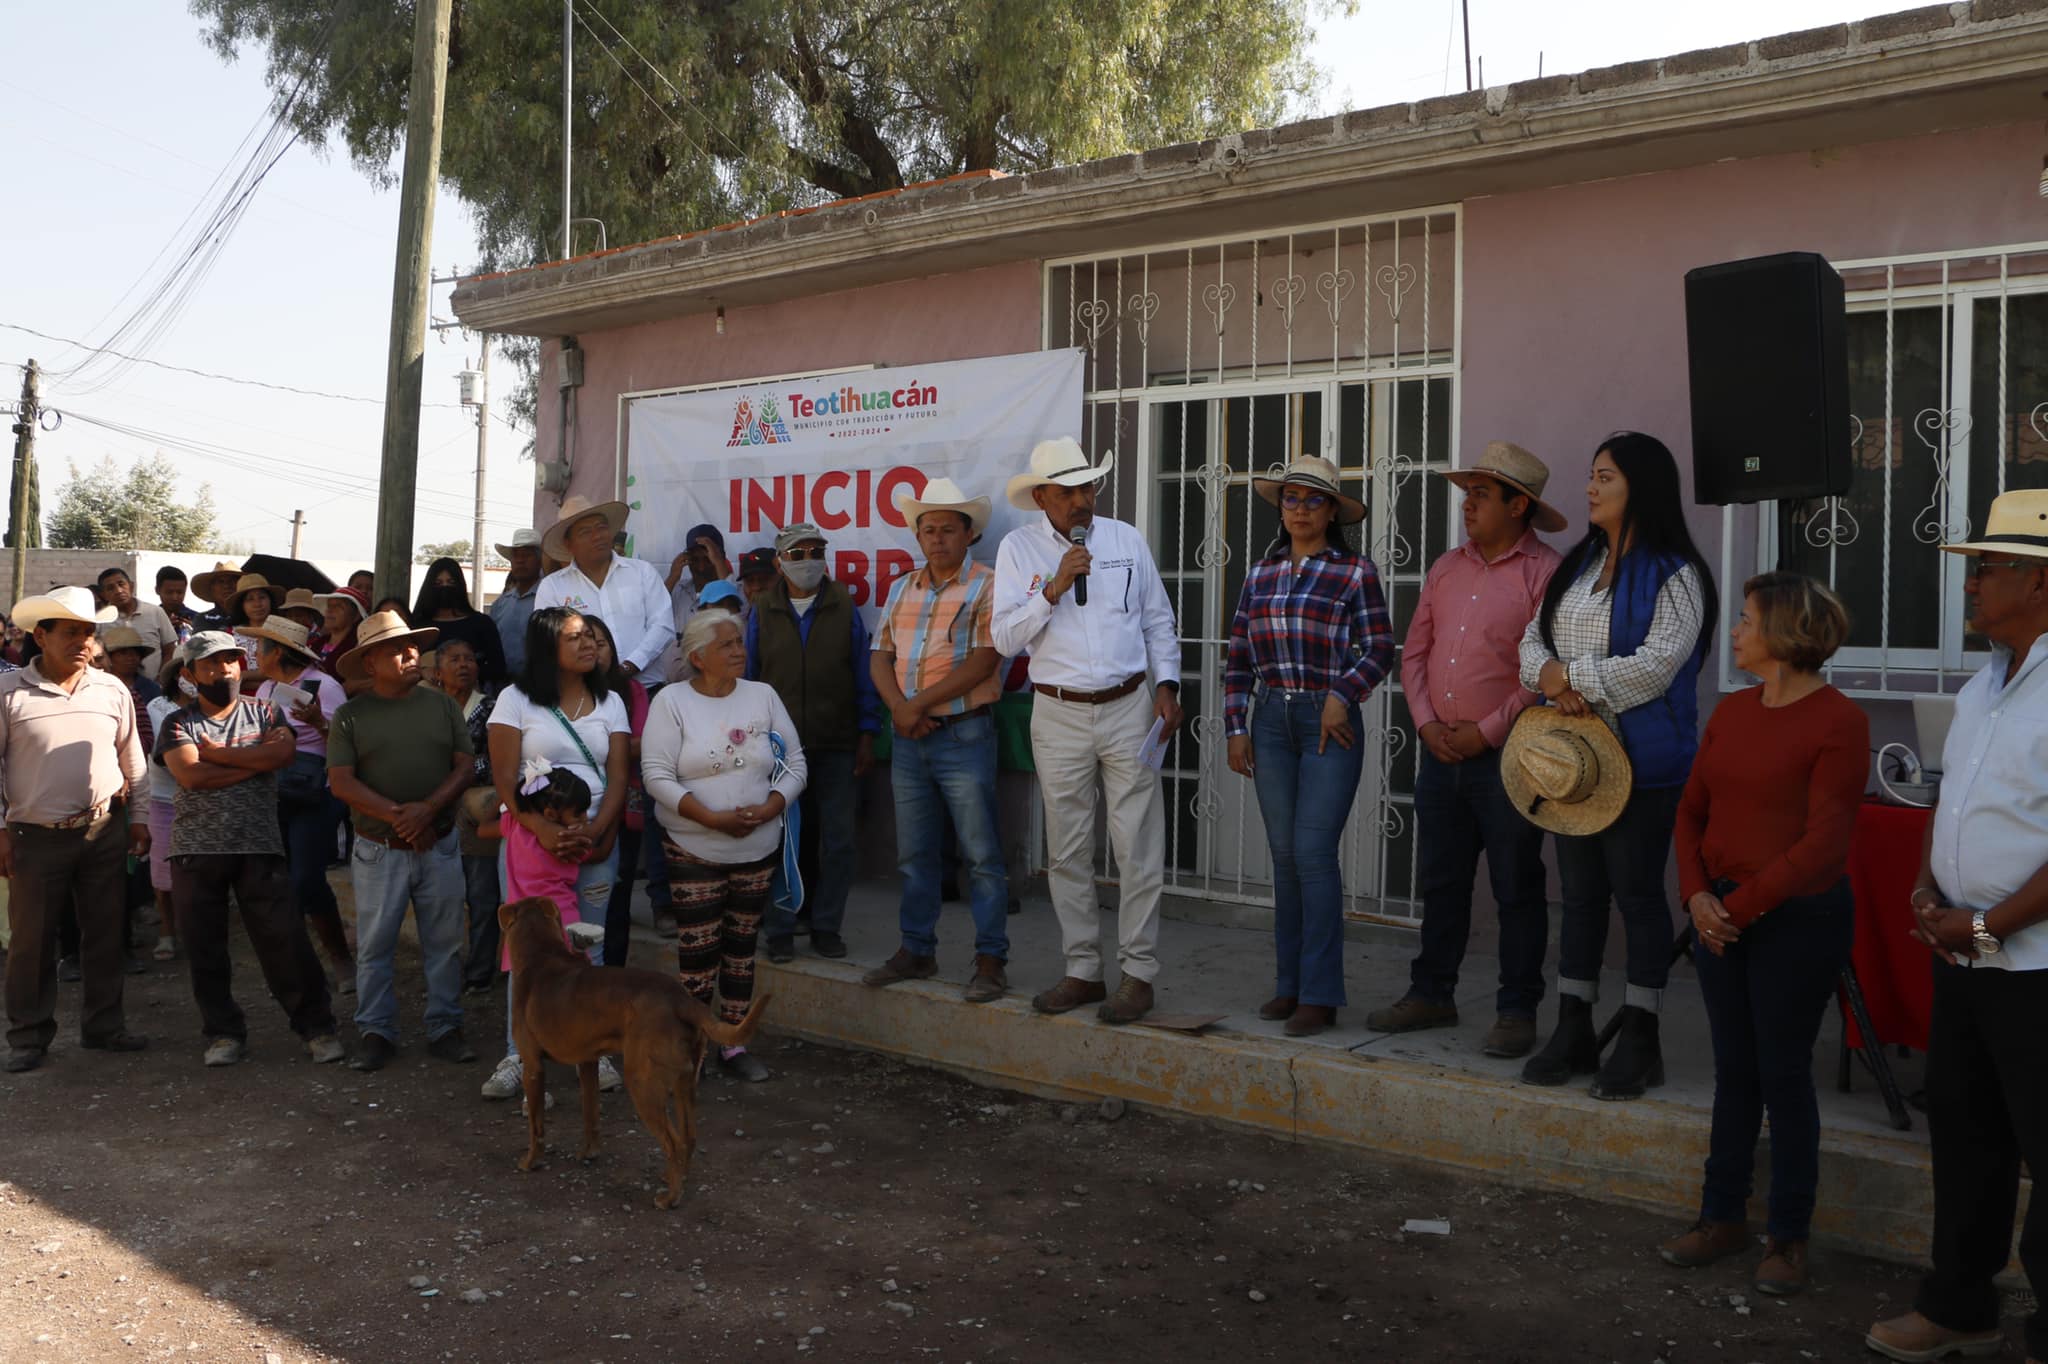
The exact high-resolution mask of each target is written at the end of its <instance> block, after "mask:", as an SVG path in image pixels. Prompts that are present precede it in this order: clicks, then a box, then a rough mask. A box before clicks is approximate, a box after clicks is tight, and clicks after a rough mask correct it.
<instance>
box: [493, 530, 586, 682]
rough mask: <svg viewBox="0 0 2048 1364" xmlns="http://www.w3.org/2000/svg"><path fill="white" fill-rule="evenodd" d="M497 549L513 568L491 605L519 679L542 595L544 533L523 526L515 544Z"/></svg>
mask: <svg viewBox="0 0 2048 1364" xmlns="http://www.w3.org/2000/svg"><path fill="white" fill-rule="evenodd" d="M493 548H495V549H496V550H497V551H498V553H500V554H502V555H504V556H505V562H506V563H507V564H508V565H510V567H508V568H507V569H506V570H505V586H504V587H503V588H502V589H501V590H500V591H499V593H498V595H497V598H496V599H495V600H493V601H492V602H491V623H492V624H493V625H495V626H497V627H498V646H499V648H501V649H502V650H503V651H504V655H505V673H506V675H507V676H508V677H517V676H519V674H520V672H521V670H523V669H524V668H525V667H526V622H527V621H529V620H531V619H533V610H534V607H533V604H534V601H535V599H536V598H537V597H538V596H539V595H540V532H539V531H537V530H533V529H531V528H529V527H526V526H521V527H520V528H519V529H518V530H515V531H513V532H512V543H511V544H509V545H495V546H493ZM605 624H607V625H609V624H611V622H610V621H606V622H605Z"/></svg>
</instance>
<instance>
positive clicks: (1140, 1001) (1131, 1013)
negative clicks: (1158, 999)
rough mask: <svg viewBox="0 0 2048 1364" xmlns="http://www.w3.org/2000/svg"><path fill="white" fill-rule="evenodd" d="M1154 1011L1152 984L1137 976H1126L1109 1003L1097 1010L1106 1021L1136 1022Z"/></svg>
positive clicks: (1099, 1016)
mask: <svg viewBox="0 0 2048 1364" xmlns="http://www.w3.org/2000/svg"><path fill="white" fill-rule="evenodd" d="M1150 1012H1152V985H1151V983H1150V982H1149V981H1143V980H1139V979H1138V978H1137V977H1135V976H1125V977H1124V979H1123V983H1122V984H1121V985H1119V986H1117V987H1116V993H1115V994H1114V995H1112V996H1110V1000H1109V1002H1108V1003H1107V1004H1105V1005H1103V1006H1102V1007H1101V1008H1099V1009H1097V1010H1096V1011H1095V1016H1096V1017H1097V1018H1099V1019H1101V1020H1102V1021H1103V1022H1105V1023H1135V1022H1137V1021H1138V1020H1139V1019H1141V1018H1143V1017H1144V1016H1145V1015H1146V1014H1148V1013H1150Z"/></svg>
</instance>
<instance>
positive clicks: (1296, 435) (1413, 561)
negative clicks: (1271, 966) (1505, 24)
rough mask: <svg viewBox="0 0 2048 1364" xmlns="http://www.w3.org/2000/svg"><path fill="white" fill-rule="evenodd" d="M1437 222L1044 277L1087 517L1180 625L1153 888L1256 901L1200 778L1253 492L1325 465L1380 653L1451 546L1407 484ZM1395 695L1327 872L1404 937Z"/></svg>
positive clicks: (1267, 239) (1400, 223)
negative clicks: (1285, 475)
mask: <svg viewBox="0 0 2048 1364" xmlns="http://www.w3.org/2000/svg"><path fill="white" fill-rule="evenodd" d="M1460 224H1461V217H1460V213H1459V210H1458V209H1457V208H1456V207H1455V206H1449V207H1442V208H1433V209H1425V210H1418V211H1416V212H1413V213H1407V214H1399V215H1389V216H1385V217H1376V218H1369V219H1355V220H1351V221H1346V222H1341V223H1321V224H1315V225H1312V226H1304V227H1298V228H1294V229H1291V230H1282V231H1277V232H1273V233H1268V234H1265V235H1262V236H1258V237H1246V238H1224V239H1210V240H1205V241H1197V242H1180V243H1174V244H1171V245H1163V246H1157V247H1149V248H1146V249H1144V250H1138V251H1132V252H1129V253H1126V254H1122V255H1115V256H1103V257H1085V258H1076V259H1066V260H1055V261H1050V262H1048V263H1047V266H1046V273H1045V289H1046V296H1045V338H1044V343H1045V345H1047V346H1048V347H1053V346H1081V347H1084V348H1085V349H1086V351H1087V357H1086V365H1085V371H1084V372H1085V388H1086V392H1085V396H1084V403H1085V415H1084V419H1083V430H1082V435H1081V438H1082V443H1083V444H1084V445H1085V446H1087V448H1088V449H1089V451H1090V452H1091V453H1094V454H1102V453H1108V454H1111V455H1114V456H1115V458H1116V470H1117V472H1116V474H1115V476H1114V477H1113V478H1112V479H1111V480H1110V484H1109V487H1108V488H1107V489H1106V490H1105V493H1104V495H1103V500H1102V502H1101V504H1100V506H1101V510H1102V511H1103V512H1104V513H1105V514H1107V515H1110V516H1115V517H1117V518H1118V519H1121V520H1126V521H1129V522H1131V523H1133V524H1135V525H1137V526H1138V527H1139V528H1140V529H1141V530H1142V531H1144V533H1145V535H1146V537H1147V538H1148V540H1149V541H1150V543H1151V545H1152V548H1153V553H1154V555H1155V557H1156V558H1157V560H1158V563H1159V568H1160V572H1161V574H1162V575H1163V576H1164V578H1165V581H1166V585H1167V591H1168V593H1169V595H1170V596H1171V597H1172V600H1173V604H1174V611H1175V615H1176V618H1177V620H1178V622H1179V625H1180V635H1181V641H1182V691H1181V699H1182V704H1183V706H1184V708H1185V710H1186V712H1187V717H1188V718H1187V722H1186V724H1185V725H1184V727H1183V729H1182V733H1181V737H1180V738H1178V739H1177V740H1176V741H1175V743H1174V745H1173V746H1172V748H1171V750H1170V751H1169V753H1168V755H1167V765H1166V775H1165V794H1166V802H1167V810H1168V821H1167V844H1168V846H1167V850H1166V875H1167V885H1168V888H1169V889H1170V890H1174V891H1178V892H1180V893H1183V894H1193V895H1199V896H1203V897H1206V898H1212V899H1223V900H1239V901H1247V902H1266V903H1270V900H1271V876H1272V869H1271V865H1270V860H1269V857H1268V853H1267V842H1266V837H1265V830H1264V826H1263V824H1262V823H1261V819H1260V812H1259V806H1258V800H1257V796H1256V795H1255V794H1254V792H1253V789H1252V784H1251V783H1250V782H1249V781H1246V780H1245V779H1244V778H1242V777H1239V776H1238V775H1237V774H1235V773H1233V772H1231V771H1230V770H1229V768H1228V767H1227V766H1226V764H1225V760H1224V747H1225V745H1224V727H1223V664H1224V654H1225V651H1226V649H1227V646H1228V640H1229V630H1230V622H1231V618H1232V615H1233V613H1234V612H1235V609H1236V606H1237V598H1238V594H1239V591H1240V589H1241V588H1242V586H1243V583H1244V578H1245V572H1246V567H1247V565H1249V564H1251V563H1252V562H1254V561H1256V560H1257V559H1258V558H1259V557H1261V556H1262V555H1263V554H1264V553H1265V552H1266V549H1267V547H1268V545H1269V544H1270V543H1271V542H1272V540H1273V538H1274V537H1275V535H1277V534H1278V532H1279V520H1278V513H1277V512H1276V510H1275V509H1274V508H1273V507H1272V506H1271V505H1270V504H1268V503H1266V502H1265V501H1263V500H1261V499H1260V498H1258V497H1257V496H1256V495H1255V494H1254V491H1253V489H1252V479H1253V477H1254V476H1256V475H1265V474H1268V473H1270V472H1272V471H1274V470H1276V469H1278V468H1279V467H1280V466H1281V465H1283V464H1284V463H1285V462H1286V461H1287V460H1288V459H1290V458H1293V457H1295V456H1298V455H1305V454H1306V455H1320V456H1322V457H1324V458H1326V459H1329V460H1330V461H1331V462H1332V463H1334V464H1335V465H1336V466H1337V467H1338V470H1339V474H1340V478H1341V480H1342V482H1343V484H1344V486H1345V488H1346V491H1348V492H1350V493H1351V494H1352V495H1354V496H1356V497H1358V498H1360V499H1361V500H1362V501H1364V502H1365V504H1366V506H1367V508H1368V516H1367V519H1366V521H1365V522H1364V523H1363V525H1361V526H1358V527H1353V528H1351V533H1352V537H1353V539H1352V544H1353V547H1354V548H1357V549H1362V550H1363V551H1364V552H1366V553H1368V554H1370V555H1371V556H1372V558H1373V560H1374V562H1375V564H1376V565H1377V567H1378V569H1379V572H1380V578H1381V582H1382V585H1383V586H1384V587H1385V589H1386V592H1387V598H1388V605H1389V607H1390V608H1391V610H1392V612H1393V617H1394V633H1395V639H1396V642H1397V643H1398V641H1399V640H1400V638H1401V637H1402V636H1403V635H1405V633H1406V631H1407V627H1408V621H1409V619H1410V618H1411V617H1412V615H1413V614H1414V609H1415V602H1416V598H1417V596H1418V594H1419V592H1420V590H1421V584H1422V577H1423V574H1424V572H1425V571H1426V570H1427V568H1428V566H1429V563H1430V561H1431V560H1432V559H1433V558H1434V557H1435V556H1436V555H1437V554H1439V553H1441V552H1442V551H1443V549H1444V548H1445V547H1446V545H1447V544H1449V543H1450V542H1451V541H1450V539H1449V535H1450V532H1451V529H1452V523H1451V516H1452V510H1451V509H1452V497H1451V489H1450V486H1449V484H1448V483H1447V482H1446V480H1443V479H1440V478H1432V477H1430V474H1431V473H1432V472H1433V471H1437V470H1443V469H1448V468H1451V467H1452V465H1453V462H1454V457H1455V452H1456V450H1457V448H1458V442H1457V430H1456V427H1457V414H1458V402H1457V382H1458V367H1459V343H1458V331H1459V317H1460V312H1461V308H1460V299H1461V292H1460V276H1461V235H1460V232H1459V228H1460ZM1399 690H1400V689H1399V681H1398V672H1397V673H1396V674H1395V675H1394V676H1392V677H1389V679H1388V681H1387V683H1386V685H1384V686H1383V687H1381V688H1380V689H1379V690H1378V691H1377V692H1376V693H1375V694H1374V696H1373V697H1372V698H1371V700H1370V701H1369V702H1368V704H1367V707H1366V711H1365V716H1364V725H1365V733H1364V734H1363V735H1362V736H1361V737H1360V742H1361V743H1363V744H1364V745H1365V746H1366V761H1365V771H1364V775H1363V777H1362V779H1361V782H1360V787H1359V792H1358V799H1357V802H1356V804H1355V806H1354V808H1353V811H1352V817H1351V821H1350V824H1349V826H1348V827H1347V829H1346V831H1345V834H1344V839H1343V869H1344V885H1345V890H1346V894H1347V909H1348V910H1349V912H1350V913H1351V914H1352V915H1353V916H1355V917H1369V918H1386V919H1392V920H1394V921H1397V922H1401V923H1408V924H1412V923H1414V922H1415V921H1416V919H1417V918H1418V917H1419V914H1420V908H1419V905H1418V904H1416V903H1415V901H1414V898H1413V896H1414V886H1415V884H1416V858H1417V849H1416V843H1415V819H1414V810H1413V799H1414V797H1413V792H1414V763H1415V750H1416V742H1415V736H1414V731H1413V727H1412V725H1411V724H1410V722H1409V719H1408V712H1407V707H1406V705H1405V704H1404V703H1403V701H1402V699H1401V697H1400V695H1399ZM1101 844H1102V840H1098V846H1101ZM1105 856H1106V855H1105ZM1103 870H1104V871H1105V873H1106V872H1107V863H1106V860H1105V864H1104V868H1103Z"/></svg>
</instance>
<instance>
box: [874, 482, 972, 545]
mask: <svg viewBox="0 0 2048 1364" xmlns="http://www.w3.org/2000/svg"><path fill="white" fill-rule="evenodd" d="M896 510H897V511H899V512H901V513H902V514H903V519H904V520H905V521H908V522H909V523H910V529H911V531H912V532H913V533H914V532H915V531H916V530H917V518H918V517H920V516H923V515H924V514H925V513H926V512H928V511H949V512H959V513H960V514H961V515H963V516H965V517H966V518H967V533H968V534H969V535H970V536H978V535H980V534H981V533H982V532H983V531H985V530H987V529H988V514H989V500H988V499H987V498H986V497H969V496H968V495H967V494H966V493H964V492H962V491H961V490H960V485H959V484H957V483H955V482H954V481H953V480H952V479H950V478H935V479H932V480H931V481H930V482H929V483H926V484H925V485H924V496H923V497H912V496H911V495H910V494H909V493H908V492H899V493H897V494H896Z"/></svg>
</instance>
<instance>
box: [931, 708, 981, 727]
mask: <svg viewBox="0 0 2048 1364" xmlns="http://www.w3.org/2000/svg"><path fill="white" fill-rule="evenodd" d="M994 709H995V707H994V706H986V705H984V706H976V707H975V708H974V709H972V710H963V711H961V712H960V713H959V714H958V715H934V716H933V717H932V719H934V720H937V721H938V722H939V728H941V729H944V728H945V727H946V726H947V725H957V724H959V723H960V722H961V721H962V720H979V719H980V718H981V717H982V716H984V715H987V714H989V713H990V712H991V711H993V710H994Z"/></svg>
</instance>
